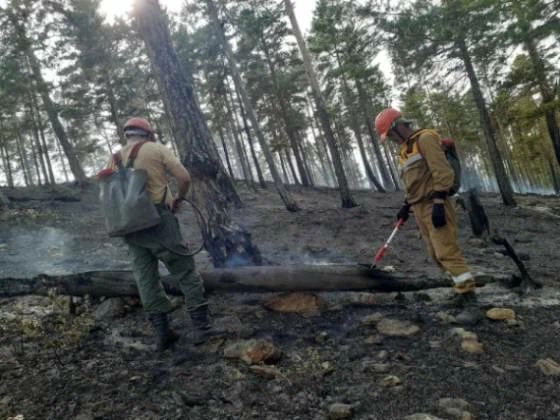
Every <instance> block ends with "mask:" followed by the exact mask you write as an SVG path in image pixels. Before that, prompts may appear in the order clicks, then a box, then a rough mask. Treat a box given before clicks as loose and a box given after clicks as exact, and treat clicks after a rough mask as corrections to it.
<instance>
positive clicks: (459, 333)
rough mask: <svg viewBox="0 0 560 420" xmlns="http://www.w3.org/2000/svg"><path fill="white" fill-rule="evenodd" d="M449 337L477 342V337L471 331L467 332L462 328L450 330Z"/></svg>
mask: <svg viewBox="0 0 560 420" xmlns="http://www.w3.org/2000/svg"><path fill="white" fill-rule="evenodd" d="M451 335H452V336H453V337H460V338H462V339H463V340H475V341H478V336H477V335H476V334H475V333H473V332H471V331H467V330H465V329H464V328H459V327H457V328H452V329H451Z"/></svg>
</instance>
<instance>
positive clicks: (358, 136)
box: [339, 61, 386, 192]
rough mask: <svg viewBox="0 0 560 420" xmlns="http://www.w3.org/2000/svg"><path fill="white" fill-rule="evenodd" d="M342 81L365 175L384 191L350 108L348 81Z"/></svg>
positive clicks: (379, 189)
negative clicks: (370, 161) (374, 171)
mask: <svg viewBox="0 0 560 420" xmlns="http://www.w3.org/2000/svg"><path fill="white" fill-rule="evenodd" d="M339 65H340V61H339ZM342 83H343V85H344V91H345V93H346V94H345V102H346V108H347V109H348V111H349V114H350V119H351V121H350V122H351V124H352V131H353V132H354V137H356V142H357V143H358V149H359V150H360V156H361V158H362V163H363V165H364V168H365V170H366V176H367V178H368V180H369V182H370V183H371V184H372V185H373V186H374V187H375V189H376V190H377V191H379V192H386V190H385V188H383V185H381V183H380V182H379V181H378V180H377V177H376V176H375V174H374V173H373V169H372V167H371V165H370V163H369V159H368V157H367V153H366V149H365V146H364V140H363V139H362V133H361V130H360V125H359V124H358V121H357V120H356V115H355V113H354V109H352V108H353V107H352V104H353V102H354V101H353V99H354V97H353V95H352V92H351V91H350V86H348V81H347V80H346V78H345V77H342Z"/></svg>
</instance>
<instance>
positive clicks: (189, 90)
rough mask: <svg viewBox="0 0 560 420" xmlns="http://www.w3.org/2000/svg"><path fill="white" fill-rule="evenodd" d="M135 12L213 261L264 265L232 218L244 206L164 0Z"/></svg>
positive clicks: (147, 0) (144, 1) (150, 0)
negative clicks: (180, 54)
mask: <svg viewBox="0 0 560 420" xmlns="http://www.w3.org/2000/svg"><path fill="white" fill-rule="evenodd" d="M133 15H134V21H135V24H136V26H137V28H138V30H139V33H140V36H141V37H142V39H143V40H144V43H145V44H146V49H147V51H148V56H149V58H150V61H151V62H152V65H153V68H154V71H155V73H156V76H157V78H158V79H159V81H160V84H161V88H162V90H163V92H164V95H165V96H166V97H167V100H168V101H169V105H170V107H171V112H172V118H173V123H174V126H175V130H176V133H175V136H176V137H177V138H181V139H184V159H183V162H184V164H185V166H186V167H187V168H188V169H189V170H190V171H191V172H192V174H193V186H192V189H191V193H192V198H193V200H194V201H195V202H196V203H198V204H199V206H200V207H201V208H202V209H203V211H204V213H205V215H206V218H207V220H206V226H205V229H203V235H204V242H205V246H206V249H207V250H208V252H209V253H210V255H211V257H212V260H213V262H214V265H215V266H217V267H222V266H225V265H227V264H228V263H229V261H231V260H232V259H242V260H243V261H245V262H246V263H247V264H260V263H261V256H260V252H259V250H258V248H257V247H256V246H254V245H253V243H252V239H251V234H250V233H249V232H248V231H247V230H246V229H244V228H243V227H241V226H239V225H237V224H236V223H234V222H233V221H232V220H231V217H230V214H229V209H228V207H229V204H230V203H234V204H237V205H240V204H241V200H240V198H239V195H238V194H237V191H236V190H235V186H234V185H233V181H232V179H231V178H230V177H229V176H228V175H227V173H226V171H225V169H224V167H223V165H222V163H221V161H220V157H219V154H218V151H217V150H216V147H215V144H214V141H213V139H212V135H211V133H210V130H209V129H208V126H207V124H206V121H205V120H204V117H203V114H202V111H201V109H200V108H199V106H198V102H197V100H196V98H195V95H194V92H193V87H192V85H191V83H190V82H189V81H188V79H187V76H186V75H185V69H183V68H181V65H180V64H179V60H178V58H177V53H176V52H175V49H174V48H173V44H172V42H171V36H170V33H169V27H168V24H167V21H166V19H165V18H164V15H163V13H162V10H161V8H160V5H159V2H158V1H157V0H139V1H137V2H136V3H135V8H134V12H133Z"/></svg>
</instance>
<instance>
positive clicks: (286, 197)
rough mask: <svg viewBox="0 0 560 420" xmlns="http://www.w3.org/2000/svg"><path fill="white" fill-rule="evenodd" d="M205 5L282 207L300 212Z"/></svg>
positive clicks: (215, 13) (210, 3) (217, 20)
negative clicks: (283, 181) (283, 182)
mask: <svg viewBox="0 0 560 420" xmlns="http://www.w3.org/2000/svg"><path fill="white" fill-rule="evenodd" d="M144 1H146V0H144ZM152 1H153V0H152ZM206 5H207V6H208V13H209V17H210V21H211V22H212V24H213V25H214V28H215V30H216V35H217V36H218V37H219V39H220V43H221V44H222V47H223V49H224V53H225V56H226V59H227V62H228V63H229V70H230V72H231V75H232V77H233V81H234V83H235V86H236V88H237V90H238V91H239V94H240V95H241V99H242V101H243V104H244V105H245V111H246V112H247V115H248V116H249V119H250V120H251V124H252V126H253V128H254V130H255V133H256V135H257V140H258V141H259V144H260V146H261V150H262V152H263V153H264V156H265V158H266V161H267V163H268V166H269V170H270V174H271V175H272V179H273V180H274V185H275V187H276V190H277V191H278V194H279V195H280V197H281V198H282V201H283V202H284V205H285V206H286V209H287V210H288V211H291V212H295V211H298V210H300V208H299V206H298V205H297V203H296V202H295V200H294V199H293V198H292V196H291V194H290V193H289V192H288V190H287V189H286V187H285V186H284V184H282V179H281V178H280V173H279V172H278V168H277V167H276V164H275V163H274V158H273V157H272V153H271V152H270V149H269V147H268V144H267V143H266V140H265V138H264V134H263V133H262V130H261V128H260V126H259V121H258V120H257V116H256V114H255V111H254V109H253V105H252V104H251V100H250V99H249V94H248V93H247V89H246V88H245V84H244V83H243V80H242V79H241V74H240V73H239V69H238V67H237V62H236V61H235V57H234V55H233V51H232V49H231V45H230V44H229V42H228V40H227V38H226V35H225V33H224V30H223V28H222V25H221V23H220V18H219V16H218V10H217V9H216V5H215V4H214V1H213V0H206Z"/></svg>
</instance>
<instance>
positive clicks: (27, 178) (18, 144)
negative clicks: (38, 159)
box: [16, 133, 32, 187]
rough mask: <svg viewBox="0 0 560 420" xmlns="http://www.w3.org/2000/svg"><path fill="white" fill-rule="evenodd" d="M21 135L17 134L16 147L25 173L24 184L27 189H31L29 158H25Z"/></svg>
mask: <svg viewBox="0 0 560 420" xmlns="http://www.w3.org/2000/svg"><path fill="white" fill-rule="evenodd" d="M21 143H22V141H21V135H20V134H19V133H17V134H16V147H17V153H18V155H19V162H20V166H21V169H22V172H23V182H24V183H25V186H26V187H29V186H30V185H31V184H32V180H31V174H30V172H29V165H28V163H27V158H26V157H25V153H24V151H23V145H22V144H21Z"/></svg>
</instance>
